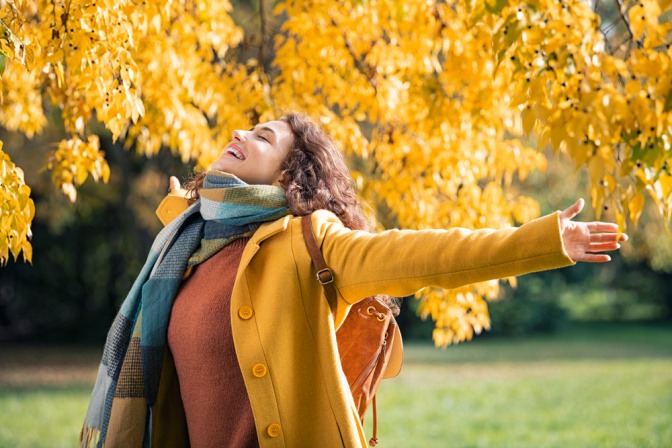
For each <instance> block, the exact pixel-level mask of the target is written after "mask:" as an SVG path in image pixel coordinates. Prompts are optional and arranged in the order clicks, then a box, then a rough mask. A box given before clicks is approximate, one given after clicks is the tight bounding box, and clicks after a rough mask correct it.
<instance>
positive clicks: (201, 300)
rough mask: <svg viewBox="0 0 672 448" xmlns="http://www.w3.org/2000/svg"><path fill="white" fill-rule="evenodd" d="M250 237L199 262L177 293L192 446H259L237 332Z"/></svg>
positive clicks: (180, 366)
mask: <svg viewBox="0 0 672 448" xmlns="http://www.w3.org/2000/svg"><path fill="white" fill-rule="evenodd" d="M248 240H249V238H241V239H239V240H235V241H233V242H232V243H230V244H229V245H228V246H226V247H225V248H224V249H222V250H221V251H219V252H218V253H217V254H215V255H213V256H212V257H210V258H209V259H208V260H206V261H204V262H203V263H201V264H199V265H197V266H196V267H195V269H194V270H193V271H192V274H191V276H190V277H189V278H188V279H187V280H185V281H184V282H183V283H182V285H181V286H180V289H179V291H178V293H177V297H176V299H175V303H174V304H173V309H172V312H171V315H170V323H169V324H168V345H169V347H170V350H171V352H172V354H173V357H174V359H175V367H176V369H177V376H178V379H179V382H180V391H181V395H182V402H183V403H184V410H185V413H186V417H187V427H188V430H189V440H190V443H191V447H192V448H204V447H235V448H248V447H250V448H251V447H258V446H259V442H258V441H257V434H256V429H255V426H254V418H253V416H252V408H251V406H250V400H249V398H248V396H247V391H246V390H245V383H244V381H243V376H242V374H241V372H240V367H239V365H238V360H237V358H236V351H235V348H234V345H233V335H232V333H231V318H230V314H231V312H230V303H231V291H232V289H233V283H234V281H235V278H236V272H237V270H238V265H239V264H240V259H241V256H242V254H243V249H244V248H245V244H246V243H247V241H248Z"/></svg>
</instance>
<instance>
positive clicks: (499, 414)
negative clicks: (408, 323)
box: [0, 325, 672, 448]
mask: <svg viewBox="0 0 672 448" xmlns="http://www.w3.org/2000/svg"><path fill="white" fill-rule="evenodd" d="M99 356H100V353H99V351H98V350H84V351H82V350H80V349H72V348H60V349H54V348H45V347H18V348H17V347H14V348H7V347H4V348H3V347H0V360H2V362H1V363H0V447H16V448H22V447H30V448H41V447H45V448H46V447H71V446H75V445H76V440H77V436H78V434H79V429H80V426H81V423H82V419H83V417H84V414H85V412H86V406H87V402H88V398H89V394H90V392H91V387H92V384H93V379H94V378H95V369H96V365H97V362H98V360H99ZM62 372H65V374H63V373H62ZM378 418H379V438H380V440H381V443H380V445H379V447H382V448H395V447H403V448H413V447H423V448H424V447H458V448H467V447H505V448H506V447H512V448H525V447H535V448H546V447H548V448H553V447H558V448H559V447H562V448H567V447H571V448H574V447H591V448H592V447H606V448H608V447H619V448H620V447H637V448H640V447H652V448H654V447H655V448H659V447H660V448H664V447H672V424H670V422H672V327H670V326H666V327H665V326H646V325H598V326H595V325H593V326H580V327H574V328H572V329H571V330H568V331H565V332H563V333H562V334H560V335H557V336H545V337H535V338H527V339H523V338H521V339H494V338H481V339H479V340H477V341H475V342H471V343H467V344H462V345H459V346H456V347H450V348H448V349H447V350H438V349H435V348H433V347H431V346H428V345H418V344H415V345H413V344H407V347H406V351H405V364H404V368H403V369H402V373H401V375H400V377H398V378H396V379H394V380H387V381H385V382H384V383H383V385H382V386H381V389H380V391H379V395H378ZM367 420H368V421H367V425H366V426H367V427H369V426H370V423H371V422H370V420H371V418H370V414H369V416H368V419H367ZM367 433H370V431H368V430H367Z"/></svg>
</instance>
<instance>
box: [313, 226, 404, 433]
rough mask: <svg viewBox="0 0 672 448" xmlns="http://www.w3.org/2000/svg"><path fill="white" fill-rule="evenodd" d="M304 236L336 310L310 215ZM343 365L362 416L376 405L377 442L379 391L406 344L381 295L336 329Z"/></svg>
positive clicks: (353, 310)
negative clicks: (403, 343)
mask: <svg viewBox="0 0 672 448" xmlns="http://www.w3.org/2000/svg"><path fill="white" fill-rule="evenodd" d="M301 227H302V230H303V236H304V239H305V240H306V247H307V248H308V253H309V254H310V258H311V259H312V260H313V265H314V266H315V269H316V270H317V280H318V281H319V282H320V283H321V284H322V286H323V287H324V292H325V294H326V296H327V300H328V301H329V306H330V307H331V310H332V313H334V314H335V313H336V297H337V296H336V288H335V287H334V276H333V273H332V272H331V270H330V269H329V267H328V266H327V263H326V261H325V260H324V256H323V255H322V252H321V251H320V248H319V246H318V244H317V240H316V239H315V234H314V233H313V227H312V224H311V218H310V216H303V217H302V218H301ZM336 340H337V342H338V352H339V356H340V359H341V367H342V369H343V373H344V374H345V377H346V378H347V379H348V384H349V385H350V391H351V392H352V397H353V398H354V400H355V405H356V406H357V411H358V412H359V417H360V419H361V421H362V423H363V422H364V415H365V414H366V410H367V409H368V407H369V405H370V404H371V403H372V404H373V434H372V437H371V439H370V440H369V445H371V446H375V445H377V444H378V437H377V431H378V428H377V426H378V421H377V416H376V391H377V390H378V386H379V385H380V382H381V381H382V380H383V379H386V378H393V377H395V376H397V375H398V374H399V371H400V370H401V364H402V358H403V346H402V341H401V333H400V332H399V327H398V326H397V322H396V320H395V319H394V315H393V313H392V310H390V308H389V307H388V306H387V305H386V304H385V302H383V301H382V300H381V299H380V298H378V297H375V296H374V297H367V298H365V299H364V300H361V301H359V302H357V303H355V304H354V305H352V307H351V308H350V312H349V313H348V316H347V317H346V318H345V321H344V322H343V324H342V325H341V326H340V327H339V329H338V330H337V331H336Z"/></svg>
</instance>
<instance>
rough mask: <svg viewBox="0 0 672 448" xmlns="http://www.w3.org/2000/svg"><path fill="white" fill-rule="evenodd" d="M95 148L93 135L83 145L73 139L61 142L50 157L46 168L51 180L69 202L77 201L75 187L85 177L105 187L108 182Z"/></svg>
mask: <svg viewBox="0 0 672 448" xmlns="http://www.w3.org/2000/svg"><path fill="white" fill-rule="evenodd" d="M99 148H100V141H99V140H98V136H96V135H92V136H90V137H89V139H88V140H87V141H86V142H84V141H82V140H80V139H79V138H78V137H73V138H71V139H69V140H63V141H61V142H60V143H59V144H58V149H57V150H56V151H53V152H52V153H51V154H50V156H49V163H48V165H47V168H49V170H50V171H51V179H52V181H53V182H54V185H55V186H56V187H57V188H59V189H60V190H61V191H63V193H65V194H66V195H67V196H68V198H70V200H71V201H72V202H74V201H75V200H76V199H77V187H78V186H79V185H81V184H83V183H84V181H85V180H86V179H87V178H88V177H89V174H90V175H91V176H92V177H93V178H94V180H95V181H98V180H100V179H102V181H103V182H105V183H107V181H108V180H109V178H110V167H109V166H108V164H107V161H106V160H105V154H104V153H103V151H100V149H99Z"/></svg>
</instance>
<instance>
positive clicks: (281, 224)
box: [236, 215, 292, 280]
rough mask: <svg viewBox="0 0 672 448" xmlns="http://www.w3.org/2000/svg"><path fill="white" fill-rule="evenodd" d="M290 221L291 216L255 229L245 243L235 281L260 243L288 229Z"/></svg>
mask: <svg viewBox="0 0 672 448" xmlns="http://www.w3.org/2000/svg"><path fill="white" fill-rule="evenodd" d="M291 219H292V216H291V215H287V216H285V217H283V218H280V219H278V220H276V221H273V222H269V223H266V224H262V225H261V226H260V227H259V228H258V229H257V231H256V232H254V234H253V235H252V238H250V241H249V242H248V243H247V245H246V246H245V250H244V251H243V256H242V258H241V259H240V266H239V267H238V275H237V276H236V280H237V279H238V277H240V275H241V274H242V273H243V271H244V270H245V268H246V267H247V265H248V264H250V261H251V260H252V258H253V257H254V255H255V254H256V253H257V251H258V250H259V247H260V246H261V243H262V242H263V241H264V240H266V239H268V238H270V237H272V236H273V235H275V234H276V233H280V232H283V231H285V230H287V227H289V221H290V220H291Z"/></svg>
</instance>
